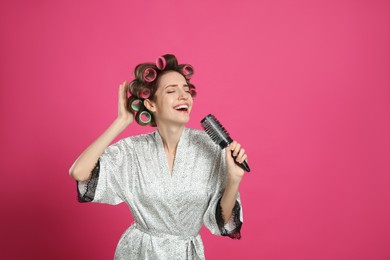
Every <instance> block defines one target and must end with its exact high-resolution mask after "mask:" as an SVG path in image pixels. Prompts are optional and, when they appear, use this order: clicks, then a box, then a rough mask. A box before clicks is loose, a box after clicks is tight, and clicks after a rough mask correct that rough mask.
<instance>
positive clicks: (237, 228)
mask: <svg viewBox="0 0 390 260" xmlns="http://www.w3.org/2000/svg"><path fill="white" fill-rule="evenodd" d="M221 199H222V197H221V198H220V199H219V200H218V203H217V208H216V212H215V213H216V214H215V218H216V220H217V224H218V227H219V229H220V231H221V235H222V236H228V237H230V238H232V239H241V226H242V222H241V220H240V211H241V207H240V204H239V202H238V201H237V200H236V204H235V205H234V207H233V212H232V216H231V217H230V219H229V221H228V223H226V224H225V225H224V220H223V216H222V207H221Z"/></svg>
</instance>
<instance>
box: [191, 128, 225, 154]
mask: <svg viewBox="0 0 390 260" xmlns="http://www.w3.org/2000/svg"><path fill="white" fill-rule="evenodd" d="M188 139H189V142H190V144H191V145H195V146H196V147H199V148H202V149H203V150H207V151H210V152H213V153H215V152H218V151H219V150H220V147H219V146H218V145H217V144H216V143H214V141H213V140H212V139H211V138H210V136H209V135H208V134H207V133H206V132H205V131H204V130H199V129H195V128H188Z"/></svg>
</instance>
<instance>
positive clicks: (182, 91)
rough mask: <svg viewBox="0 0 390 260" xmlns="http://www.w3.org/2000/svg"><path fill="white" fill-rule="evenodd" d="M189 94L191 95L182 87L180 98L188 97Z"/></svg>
mask: <svg viewBox="0 0 390 260" xmlns="http://www.w3.org/2000/svg"><path fill="white" fill-rule="evenodd" d="M188 95H189V93H187V92H186V91H184V90H183V89H181V90H180V92H179V99H188Z"/></svg>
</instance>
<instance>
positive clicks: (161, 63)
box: [156, 56, 167, 70]
mask: <svg viewBox="0 0 390 260" xmlns="http://www.w3.org/2000/svg"><path fill="white" fill-rule="evenodd" d="M156 66H157V68H158V69H159V70H164V69H165V67H166V66H167V61H166V60H165V58H164V56H160V57H158V58H157V60H156Z"/></svg>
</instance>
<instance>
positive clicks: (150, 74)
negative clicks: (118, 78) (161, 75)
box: [142, 68, 157, 82]
mask: <svg viewBox="0 0 390 260" xmlns="http://www.w3.org/2000/svg"><path fill="white" fill-rule="evenodd" d="M142 77H143V80H144V81H146V82H152V81H153V80H155V79H156V77H157V72H156V70H155V69H153V68H146V69H145V70H144V72H143V74H142Z"/></svg>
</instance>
